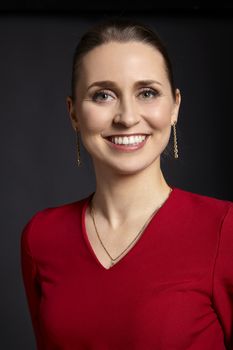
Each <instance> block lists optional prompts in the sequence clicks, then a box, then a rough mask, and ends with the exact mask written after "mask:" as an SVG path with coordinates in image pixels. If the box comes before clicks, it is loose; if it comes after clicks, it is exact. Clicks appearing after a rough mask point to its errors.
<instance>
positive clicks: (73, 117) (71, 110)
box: [66, 96, 79, 131]
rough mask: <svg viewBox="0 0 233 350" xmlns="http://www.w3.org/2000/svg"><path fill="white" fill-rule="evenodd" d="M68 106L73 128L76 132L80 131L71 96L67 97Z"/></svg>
mask: <svg viewBox="0 0 233 350" xmlns="http://www.w3.org/2000/svg"><path fill="white" fill-rule="evenodd" d="M66 106H67V109H68V113H69V116H70V120H71V124H72V126H73V129H74V130H75V131H78V129H79V126H78V118H77V116H76V112H75V108H74V102H73V99H72V97H71V96H67V98H66Z"/></svg>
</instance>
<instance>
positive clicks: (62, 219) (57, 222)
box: [21, 195, 90, 253]
mask: <svg viewBox="0 0 233 350" xmlns="http://www.w3.org/2000/svg"><path fill="white" fill-rule="evenodd" d="M89 197H90V195H89V196H87V197H84V198H81V199H79V200H77V201H73V202H69V203H65V204H61V205H54V206H50V207H46V208H44V209H41V210H38V211H36V212H35V213H34V214H33V215H32V216H31V217H30V218H29V219H28V221H27V222H26V224H24V226H23V229H22V231H21V245H22V248H27V250H28V251H31V252H32V253H33V251H35V250H37V247H38V246H39V245H40V243H41V242H43V243H45V242H46V241H48V240H50V239H54V238H55V237H56V235H57V234H58V232H60V231H61V230H64V229H65V230H68V229H69V225H72V224H73V221H74V220H77V224H78V222H79V221H80V218H81V212H82V208H83V206H84V204H85V203H86V202H87V200H88V198H89Z"/></svg>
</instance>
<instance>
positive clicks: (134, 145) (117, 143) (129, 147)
mask: <svg viewBox="0 0 233 350" xmlns="http://www.w3.org/2000/svg"><path fill="white" fill-rule="evenodd" d="M149 136H150V135H149V134H134V135H112V136H107V137H104V139H105V140H107V143H108V144H109V145H111V147H113V148H114V149H117V150H121V151H126V152H127V151H134V150H137V149H140V148H142V147H143V146H144V145H145V143H146V142H147V139H148V138H149Z"/></svg>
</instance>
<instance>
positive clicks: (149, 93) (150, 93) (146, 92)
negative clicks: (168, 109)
mask: <svg viewBox="0 0 233 350" xmlns="http://www.w3.org/2000/svg"><path fill="white" fill-rule="evenodd" d="M139 95H140V96H142V98H143V99H144V100H150V99H152V98H155V97H156V96H158V95H159V92H158V91H156V90H154V89H151V88H150V89H149V88H145V89H143V90H141V92H140V93H139Z"/></svg>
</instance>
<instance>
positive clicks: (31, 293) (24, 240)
mask: <svg viewBox="0 0 233 350" xmlns="http://www.w3.org/2000/svg"><path fill="white" fill-rule="evenodd" d="M35 216H36V215H35ZM35 216H34V217H33V218H32V219H31V220H30V221H29V222H28V223H27V224H26V226H25V227H24V229H23V231H22V234H21V272H22V278H23V283H24V288H25V292H26V297H27V303H28V307H29V312H30V316H31V321H32V326H33V329H34V334H35V337H36V345H37V350H44V349H45V348H44V347H43V344H42V336H41V334H40V327H39V318H38V310H39V304H40V298H41V293H40V286H39V283H38V279H37V277H38V276H37V267H36V264H35V262H34V260H33V257H32V255H31V252H30V248H29V237H30V232H31V230H32V227H33V222H34V220H35Z"/></svg>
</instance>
